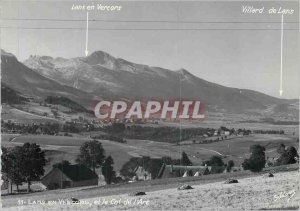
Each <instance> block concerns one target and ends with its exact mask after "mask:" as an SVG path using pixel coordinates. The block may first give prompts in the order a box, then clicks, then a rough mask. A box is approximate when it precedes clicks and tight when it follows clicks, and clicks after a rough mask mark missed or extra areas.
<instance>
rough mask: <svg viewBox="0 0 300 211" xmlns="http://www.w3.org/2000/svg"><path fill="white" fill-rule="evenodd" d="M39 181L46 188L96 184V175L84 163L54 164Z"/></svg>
mask: <svg viewBox="0 0 300 211" xmlns="http://www.w3.org/2000/svg"><path fill="white" fill-rule="evenodd" d="M41 182H42V184H43V185H45V186H46V187H47V188H48V189H58V188H71V187H81V186H90V185H98V175H97V174H95V173H94V172H93V171H92V170H90V169H89V168H88V167H86V166H85V165H80V164H76V165H71V164H67V165H55V166H53V169H52V170H51V171H50V172H49V173H48V174H46V175H45V176H44V177H43V178H42V179H41Z"/></svg>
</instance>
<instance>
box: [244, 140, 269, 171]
mask: <svg viewBox="0 0 300 211" xmlns="http://www.w3.org/2000/svg"><path fill="white" fill-rule="evenodd" d="M265 150H266V149H265V147H263V146H260V145H252V146H251V147H250V152H251V155H250V158H249V159H245V160H244V162H243V163H242V166H243V168H244V169H245V170H250V171H252V172H259V171H261V170H262V169H263V168H264V167H265V164H266V158H265Z"/></svg>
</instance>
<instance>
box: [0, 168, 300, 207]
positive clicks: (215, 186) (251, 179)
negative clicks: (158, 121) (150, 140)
mask: <svg viewBox="0 0 300 211" xmlns="http://www.w3.org/2000/svg"><path fill="white" fill-rule="evenodd" d="M295 169H297V165H290V166H282V167H280V168H277V169H276V168H273V169H267V170H266V171H271V172H277V171H288V172H285V173H275V177H274V178H265V177H263V175H264V174H266V172H261V173H256V174H254V173H251V172H249V171H243V172H235V173H230V174H215V175H207V176H202V177H187V178H172V179H159V180H152V181H141V182H136V183H130V184H117V185H110V186H102V187H83V188H72V189H63V190H53V191H45V192H39V193H30V194H22V195H9V196H3V197H2V204H3V206H4V207H6V208H9V207H11V209H12V210H13V208H16V206H18V205H17V202H18V200H24V201H25V202H26V201H28V200H30V201H38V200H46V201H48V200H54V201H58V200H59V199H70V198H71V197H75V198H78V199H80V200H85V199H86V200H88V201H93V200H95V199H96V198H97V197H101V198H107V197H108V198H110V199H114V198H120V197H121V199H122V200H127V198H128V194H130V193H133V192H135V191H145V192H146V193H147V196H145V197H146V198H147V197H150V196H153V198H151V197H150V198H151V201H152V206H154V205H155V204H160V206H162V208H159V206H158V205H157V206H156V207H151V209H175V208H177V209H181V208H183V209H194V208H196V207H197V206H198V205H197V206H196V205H191V207H188V205H187V204H186V205H185V207H181V204H182V203H183V204H184V203H185V202H184V201H182V200H183V199H184V200H188V201H190V200H193V198H194V197H196V198H197V200H200V199H201V198H202V197H203V196H202V195H203V194H204V196H206V192H207V191H210V192H211V196H210V198H207V197H206V198H205V200H207V201H211V200H213V201H214V200H217V201H218V203H219V202H220V201H219V200H221V199H219V198H220V197H221V196H222V197H223V198H224V197H227V196H228V194H229V195H235V196H243V194H246V195H244V196H243V197H246V196H247V194H248V196H247V198H248V197H250V198H251V197H256V194H266V195H270V194H271V195H272V197H273V195H274V194H275V193H276V192H278V191H279V192H280V191H285V190H286V191H288V190H290V189H296V191H297V192H296V193H297V194H298V195H299V190H298V178H297V176H298V177H299V172H298V171H295ZM227 178H237V179H238V180H239V181H240V180H242V181H244V180H245V181H246V182H240V183H239V184H231V185H227V186H224V184H223V183H224V181H225V180H226V179H227ZM181 184H190V185H192V186H193V187H194V186H196V187H199V188H200V189H199V190H201V191H200V192H201V194H202V195H201V194H200V192H199V193H198V192H197V193H195V194H196V195H192V196H190V197H191V198H190V197H188V198H186V197H184V198H181V197H183V196H181V195H182V194H183V193H184V195H185V193H187V192H189V191H187V192H185V191H182V192H178V194H181V195H180V196H177V195H176V194H177V192H176V191H175V192H174V190H176V189H177V187H178V186H180V185H181ZM246 184H247V185H246ZM244 185H246V186H245V187H244ZM203 187H207V188H205V189H202V188H203ZM228 187H229V189H228V190H227V189H226V188H228ZM231 187H239V188H237V189H231ZM224 188H225V189H226V190H225V189H224ZM245 188H246V189H245ZM253 188H254V189H253ZM197 189H198V188H197ZM244 189H245V190H247V191H246V192H245V193H244V192H243V190H244ZM170 191H171V192H172V193H173V195H172V194H171V195H168V194H169V192H170ZM192 191H194V190H192ZM214 191H217V192H218V191H221V193H219V192H218V193H215V192H214ZM228 191H229V192H228ZM171 192H170V193H171ZM253 192H254V193H255V194H252V193H253ZM152 193H153V194H154V195H153V194H152ZM199 194H200V195H199ZM220 194H221V195H220ZM165 196H168V197H169V198H170V199H169V198H164V199H163V201H165V202H160V198H161V197H165ZM174 197H175V198H176V199H177V200H178V204H177V205H176V206H175V207H172V206H171V204H168V206H170V207H165V206H164V205H163V204H162V203H166V201H168V200H171V199H172V200H173V198H174ZM222 197H221V198H222ZM131 199H132V197H131ZM133 199H134V198H133ZM149 200H150V199H149ZM201 200H202V199H201ZM203 200H204V199H203ZM203 200H202V201H203ZM205 200H204V201H203V202H202V203H206V202H205ZM227 200H229V199H227ZM236 200H237V199H236ZM240 200H242V198H241V199H240ZM245 200H246V199H245ZM247 200H248V199H247ZM251 200H252V199H251ZM268 200H270V197H269V198H268ZM175 201H176V200H175ZM180 201H182V202H180ZM259 201H260V199H259V198H258V199H257V202H252V204H253V205H251V206H252V207H253V206H254V205H255V204H256V203H259ZM193 203H196V201H195V202H193ZM228 203H229V204H228V206H229V207H230V206H234V205H235V204H236V203H238V202H234V201H232V202H230V200H229V201H228ZM239 203H240V204H242V202H239ZM230 204H231V205H230ZM279 205H280V206H281V204H279ZM286 205H287V206H288V204H286ZM291 205H293V207H295V206H297V205H298V204H290V206H289V207H291ZM166 206H167V205H166ZM194 206H196V207H194ZM209 206H215V205H214V204H207V207H206V208H209ZM251 206H250V205H249V208H252V207H251ZM24 207H26V208H27V207H28V209H31V208H30V207H32V206H31V205H30V206H29V205H27V206H24ZM254 207H256V208H257V209H258V208H268V206H260V207H257V206H254ZM39 208H40V209H44V208H45V207H41V206H40V207H39ZM48 208H49V207H46V208H45V209H48ZM65 208H66V209H67V207H65ZM114 208H115V209H122V206H120V207H110V206H106V207H105V209H114ZM133 208H135V207H132V209H133ZM137 208H141V209H142V208H143V207H137ZM148 208H149V207H148ZM198 208H200V207H198ZM233 208H234V207H233ZM274 208H276V207H274ZM22 209H23V207H22ZM56 209H60V208H58V207H56ZM70 209H71V208H70ZM101 209H102V208H101ZM103 209H104V208H103ZM71 210H73V208H72V209H71Z"/></svg>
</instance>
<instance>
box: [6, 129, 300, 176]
mask: <svg viewBox="0 0 300 211" xmlns="http://www.w3.org/2000/svg"><path fill="white" fill-rule="evenodd" d="M14 137H15V138H14ZM10 140H12V141H10ZM88 140H90V139H89V138H87V137H84V136H82V137H80V136H77V137H65V136H48V135H8V134H7V135H5V134H3V135H2V145H3V146H15V145H20V144H23V143H26V142H30V143H37V144H39V145H41V147H42V148H43V149H44V150H46V155H47V158H48V160H49V166H47V170H48V169H49V168H50V167H51V165H52V164H54V163H57V162H60V161H61V160H69V161H70V162H75V159H76V157H77V155H78V153H79V147H80V145H81V144H83V143H84V142H86V141H88ZM99 141H100V142H101V143H102V144H103V147H104V149H105V152H106V155H111V156H112V157H113V159H114V162H115V165H114V167H115V169H116V170H117V171H119V170H120V169H121V167H122V165H123V164H124V163H125V162H127V161H128V160H129V159H130V157H140V156H150V157H156V158H160V157H162V156H170V157H172V158H180V157H181V152H183V151H185V152H186V153H187V154H188V156H189V157H190V159H191V160H192V161H193V162H194V163H195V164H201V163H202V161H204V160H206V159H209V158H210V157H211V156H212V155H219V156H222V157H223V159H224V161H225V162H226V161H228V160H231V159H232V160H234V162H235V165H236V166H238V165H240V164H241V163H242V162H243V160H244V159H245V158H246V157H248V156H249V155H250V154H249V147H250V146H251V145H253V144H260V145H263V146H265V147H266V156H267V157H276V156H278V155H277V152H276V148H277V146H278V145H279V144H280V143H284V144H285V145H286V146H295V147H296V148H297V149H298V143H297V142H296V137H293V136H289V135H250V136H244V137H232V138H231V139H228V140H224V141H219V142H214V143H208V144H187V145H176V144H170V143H162V142H154V141H149V140H127V143H125V144H123V143H118V142H112V141H108V140H99Z"/></svg>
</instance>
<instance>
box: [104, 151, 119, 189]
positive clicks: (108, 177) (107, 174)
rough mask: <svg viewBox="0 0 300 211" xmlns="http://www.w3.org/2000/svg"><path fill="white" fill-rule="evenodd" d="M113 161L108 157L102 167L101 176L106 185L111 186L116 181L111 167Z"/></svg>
mask: <svg viewBox="0 0 300 211" xmlns="http://www.w3.org/2000/svg"><path fill="white" fill-rule="evenodd" d="M113 164H114V161H113V159H112V157H111V156H108V157H107V158H106V159H105V161H104V163H103V166H102V174H103V176H104V178H105V182H106V183H107V184H111V183H112V182H114V181H115V179H116V172H115V171H114V168H113V166H112V165H113Z"/></svg>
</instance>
